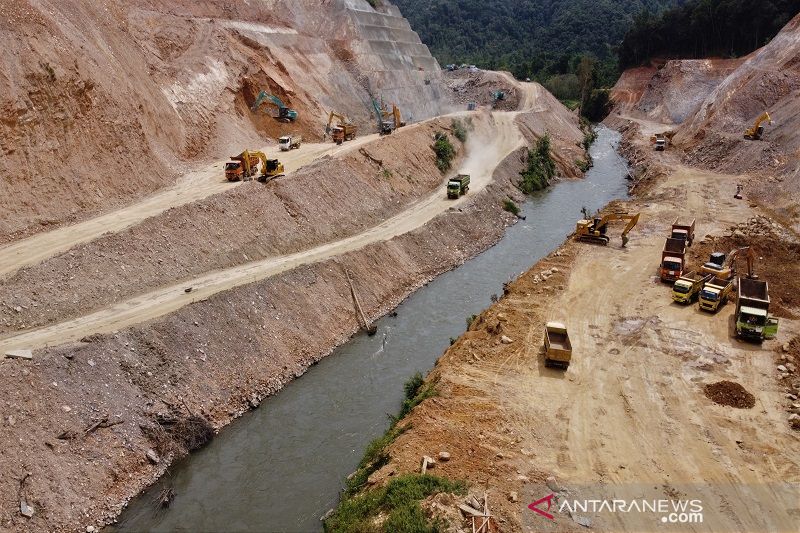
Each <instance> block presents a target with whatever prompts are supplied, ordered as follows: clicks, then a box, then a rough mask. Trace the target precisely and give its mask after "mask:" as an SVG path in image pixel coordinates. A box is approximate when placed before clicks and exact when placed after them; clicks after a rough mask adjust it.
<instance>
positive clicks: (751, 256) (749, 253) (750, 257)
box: [724, 246, 758, 279]
mask: <svg viewBox="0 0 800 533" xmlns="http://www.w3.org/2000/svg"><path fill="white" fill-rule="evenodd" d="M741 254H745V259H746V260H747V277H748V278H749V279H758V276H756V274H755V272H754V270H753V265H754V264H755V262H756V251H755V250H753V248H752V247H751V246H744V247H742V248H737V249H736V250H733V251H732V252H731V253H730V254H729V255H728V258H727V259H726V260H725V264H724V267H725V268H728V269H731V271H734V270H735V266H736V259H737V258H738V257H739V256H740V255H741Z"/></svg>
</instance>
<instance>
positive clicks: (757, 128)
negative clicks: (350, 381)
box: [744, 111, 772, 141]
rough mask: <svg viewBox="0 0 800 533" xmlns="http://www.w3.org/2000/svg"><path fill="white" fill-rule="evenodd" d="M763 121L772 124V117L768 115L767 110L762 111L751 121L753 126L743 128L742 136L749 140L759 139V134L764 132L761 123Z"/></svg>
mask: <svg viewBox="0 0 800 533" xmlns="http://www.w3.org/2000/svg"><path fill="white" fill-rule="evenodd" d="M764 121H767V123H769V124H772V117H771V116H769V111H764V113H763V114H762V115H761V116H760V117H758V118H757V119H756V121H755V122H754V123H753V127H752V128H750V129H748V130H745V132H744V138H745V139H748V140H750V141H760V140H761V136H762V135H763V134H764V126H763V125H762V124H763V122H764Z"/></svg>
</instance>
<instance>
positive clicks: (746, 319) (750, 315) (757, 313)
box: [736, 305, 778, 339]
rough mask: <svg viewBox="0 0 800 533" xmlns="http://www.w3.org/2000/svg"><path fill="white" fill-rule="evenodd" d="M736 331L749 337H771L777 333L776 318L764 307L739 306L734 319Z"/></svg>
mask: <svg viewBox="0 0 800 533" xmlns="http://www.w3.org/2000/svg"><path fill="white" fill-rule="evenodd" d="M736 333H737V334H738V335H739V336H740V337H744V338H751V339H771V338H773V337H775V335H777V334H778V320H777V319H775V318H772V317H770V316H769V312H768V311H767V310H766V309H761V308H758V307H748V306H745V305H743V306H741V307H740V308H739V316H738V318H737V320H736Z"/></svg>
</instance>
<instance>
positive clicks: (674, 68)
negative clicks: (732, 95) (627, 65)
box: [611, 59, 743, 124]
mask: <svg viewBox="0 0 800 533" xmlns="http://www.w3.org/2000/svg"><path fill="white" fill-rule="evenodd" d="M742 61H743V60H742V59H676V60H671V61H667V62H666V63H665V64H663V65H659V67H658V68H657V67H638V68H633V69H630V70H626V71H625V72H624V73H623V74H622V76H621V77H620V79H619V80H618V81H617V84H616V85H615V86H614V88H613V89H612V91H611V100H612V101H613V102H614V104H615V106H616V109H615V111H616V112H617V113H619V114H623V115H626V116H630V117H635V118H642V119H646V120H652V121H656V122H661V123H665V124H681V123H683V122H684V121H685V120H686V119H687V118H689V117H691V116H693V115H694V114H695V113H696V112H697V110H698V109H699V108H700V105H701V104H702V103H703V101H704V100H705V99H706V98H707V97H708V95H709V94H711V92H713V91H714V89H716V88H717V87H718V86H719V84H720V83H722V81H723V80H724V79H725V78H726V77H727V76H728V75H729V74H730V73H731V72H733V71H734V70H735V69H736V68H737V67H738V66H739V65H741V64H742Z"/></svg>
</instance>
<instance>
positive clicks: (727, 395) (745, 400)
mask: <svg viewBox="0 0 800 533" xmlns="http://www.w3.org/2000/svg"><path fill="white" fill-rule="evenodd" d="M703 391H704V392H705V394H706V396H707V397H708V399H710V400H711V401H713V402H714V403H718V404H720V405H727V406H729V407H735V408H736V409H752V408H753V406H755V404H756V397H755V396H753V395H752V394H750V393H749V392H747V389H745V388H744V387H742V386H741V385H739V384H738V383H735V382H733V381H727V380H725V381H718V382H716V383H708V384H706V386H705V387H703Z"/></svg>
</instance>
